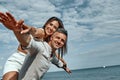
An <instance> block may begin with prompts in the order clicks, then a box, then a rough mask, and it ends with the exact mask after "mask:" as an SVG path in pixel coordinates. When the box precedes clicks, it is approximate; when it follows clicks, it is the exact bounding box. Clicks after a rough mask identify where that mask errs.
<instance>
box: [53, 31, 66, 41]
mask: <svg viewBox="0 0 120 80" xmlns="http://www.w3.org/2000/svg"><path fill="white" fill-rule="evenodd" d="M53 36H54V37H60V38H61V39H64V40H66V38H67V36H66V35H65V34H63V33H60V32H55V33H54V34H53Z"/></svg>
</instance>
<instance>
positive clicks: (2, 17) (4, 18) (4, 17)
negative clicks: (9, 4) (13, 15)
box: [0, 12, 8, 21]
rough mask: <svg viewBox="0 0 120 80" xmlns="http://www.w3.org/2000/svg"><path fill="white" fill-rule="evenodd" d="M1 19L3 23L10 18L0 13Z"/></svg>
mask: <svg viewBox="0 0 120 80" xmlns="http://www.w3.org/2000/svg"><path fill="white" fill-rule="evenodd" d="M0 19H1V20H2V21H6V20H8V17H7V15H6V14H4V13H2V12H0Z"/></svg>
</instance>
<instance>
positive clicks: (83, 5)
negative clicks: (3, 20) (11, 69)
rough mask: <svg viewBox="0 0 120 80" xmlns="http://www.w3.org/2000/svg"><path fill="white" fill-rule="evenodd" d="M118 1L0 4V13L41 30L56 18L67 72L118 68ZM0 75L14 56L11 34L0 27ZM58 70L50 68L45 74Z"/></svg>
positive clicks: (49, 0) (9, 1)
mask: <svg viewBox="0 0 120 80" xmlns="http://www.w3.org/2000/svg"><path fill="white" fill-rule="evenodd" d="M119 4H120V1H119V0H20V1H18V0H14V1H12V0H0V11H2V12H6V11H9V12H11V13H12V14H13V15H14V16H15V18H16V19H18V20H19V19H24V20H25V23H26V24H28V25H30V26H35V27H42V25H43V24H44V23H45V21H46V20H47V19H48V18H50V17H52V16H57V17H59V18H60V19H61V20H62V21H63V23H64V26H65V28H66V29H67V30H68V33H69V38H68V54H67V55H65V56H64V59H65V60H66V62H67V63H68V67H69V68H70V69H82V68H91V67H100V66H107V65H120V63H119V61H120V5H119ZM0 45H1V46H0V71H2V69H3V65H4V63H5V61H6V59H7V58H8V57H9V56H10V55H11V54H12V53H14V52H15V50H16V49H17V45H18V42H17V40H16V38H15V36H14V34H13V33H12V31H10V30H8V29H6V28H4V27H3V25H2V24H0ZM57 70H61V69H58V68H56V67H55V66H52V67H51V69H50V70H49V71H57Z"/></svg>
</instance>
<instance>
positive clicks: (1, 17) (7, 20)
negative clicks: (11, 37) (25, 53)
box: [0, 12, 30, 46]
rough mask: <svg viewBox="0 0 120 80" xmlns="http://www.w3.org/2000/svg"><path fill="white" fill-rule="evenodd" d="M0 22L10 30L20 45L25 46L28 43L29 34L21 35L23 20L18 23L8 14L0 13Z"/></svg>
mask: <svg viewBox="0 0 120 80" xmlns="http://www.w3.org/2000/svg"><path fill="white" fill-rule="evenodd" d="M0 22H1V23H2V24H3V25H4V26H5V27H6V28H8V29H10V30H12V31H13V32H14V34H15V36H16V38H17V39H18V41H19V42H20V44H21V45H23V46H27V45H28V44H29V42H30V35H29V34H21V30H22V26H23V22H24V21H23V20H19V21H18V22H17V21H16V20H15V18H14V17H13V16H12V15H11V14H10V13H8V12H6V13H2V12H0Z"/></svg>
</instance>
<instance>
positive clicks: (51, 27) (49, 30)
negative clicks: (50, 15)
mask: <svg viewBox="0 0 120 80" xmlns="http://www.w3.org/2000/svg"><path fill="white" fill-rule="evenodd" d="M58 27H59V23H58V21H56V20H54V21H51V22H49V23H48V24H47V25H46V26H45V33H46V35H47V36H50V35H52V34H53V33H54V32H55V31H56V30H57V29H58Z"/></svg>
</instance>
